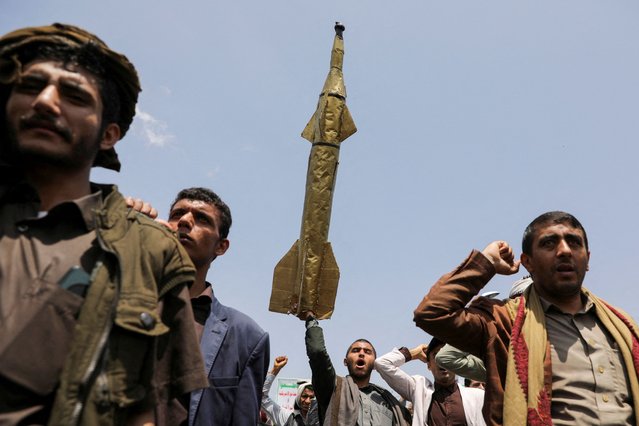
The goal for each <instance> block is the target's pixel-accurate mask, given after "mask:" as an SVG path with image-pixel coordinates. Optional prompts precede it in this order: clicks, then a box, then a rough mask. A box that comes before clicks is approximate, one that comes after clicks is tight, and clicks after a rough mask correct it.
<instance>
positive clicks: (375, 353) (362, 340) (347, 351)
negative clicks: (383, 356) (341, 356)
mask: <svg viewBox="0 0 639 426" xmlns="http://www.w3.org/2000/svg"><path fill="white" fill-rule="evenodd" d="M357 342H364V343H368V344H369V345H371V348H373V356H374V357H375V358H377V351H376V350H375V346H373V344H372V343H371V342H369V341H368V340H366V339H357V340H355V341H354V342H353V343H351V345H350V346H349V347H348V349H347V350H346V356H348V354H349V353H350V352H351V349H352V348H353V345H354V344H355V343H357Z"/></svg>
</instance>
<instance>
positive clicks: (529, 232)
mask: <svg viewBox="0 0 639 426" xmlns="http://www.w3.org/2000/svg"><path fill="white" fill-rule="evenodd" d="M547 223H553V224H560V223H563V224H566V223H567V224H569V225H570V226H571V227H573V228H576V229H580V230H581V232H583V234H584V244H585V246H586V250H588V236H587V235H586V230H585V229H584V227H583V226H582V225H581V223H580V222H579V221H578V220H577V218H576V217H574V216H573V215H571V214H570V213H566V212H562V211H554V212H546V213H544V214H542V215H540V216H537V218H536V219H535V220H533V221H532V222H530V225H528V226H527V227H526V230H525V231H524V237H523V238H522V240H521V251H522V252H523V253H525V254H527V255H528V256H530V255H532V248H533V239H534V238H535V233H536V232H537V228H538V227H539V226H541V225H544V224H547Z"/></svg>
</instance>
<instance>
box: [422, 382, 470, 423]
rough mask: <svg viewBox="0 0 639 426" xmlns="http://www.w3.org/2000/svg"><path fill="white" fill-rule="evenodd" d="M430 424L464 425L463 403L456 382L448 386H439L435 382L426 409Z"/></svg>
mask: <svg viewBox="0 0 639 426" xmlns="http://www.w3.org/2000/svg"><path fill="white" fill-rule="evenodd" d="M428 424H429V425H430V426H440V425H441V426H443V425H446V426H461V425H463V426H466V415H465V414H464V404H463V402H462V398H461V393H460V392H459V386H458V385H457V382H455V383H453V384H452V385H450V386H441V385H439V384H438V383H437V382H435V392H433V397H432V399H431V403H430V408H429V410H428Z"/></svg>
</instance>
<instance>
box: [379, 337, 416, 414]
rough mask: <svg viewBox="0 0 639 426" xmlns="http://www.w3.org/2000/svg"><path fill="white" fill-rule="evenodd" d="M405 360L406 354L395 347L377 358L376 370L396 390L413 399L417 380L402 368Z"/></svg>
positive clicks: (404, 396) (410, 399)
mask: <svg viewBox="0 0 639 426" xmlns="http://www.w3.org/2000/svg"><path fill="white" fill-rule="evenodd" d="M405 362H406V357H405V354H404V353H402V352H400V351H399V350H398V349H393V350H392V351H391V352H389V353H387V354H385V355H382V356H380V357H379V358H377V359H376V360H375V370H376V371H377V372H378V373H379V375H380V376H381V377H382V379H384V381H385V382H386V383H388V385H389V386H390V387H391V388H393V390H394V391H395V392H397V393H398V394H400V395H401V396H402V397H403V398H405V399H408V400H409V401H412V400H413V395H414V393H415V386H416V382H415V379H414V378H413V377H412V376H410V375H409V374H407V373H405V372H404V371H403V370H402V369H401V368H400V367H401V366H402V365H404V363H405Z"/></svg>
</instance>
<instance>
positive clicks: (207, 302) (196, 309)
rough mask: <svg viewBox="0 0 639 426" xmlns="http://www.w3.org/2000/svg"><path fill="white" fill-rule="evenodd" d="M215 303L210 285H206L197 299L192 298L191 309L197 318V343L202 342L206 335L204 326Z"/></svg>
mask: <svg viewBox="0 0 639 426" xmlns="http://www.w3.org/2000/svg"><path fill="white" fill-rule="evenodd" d="M212 303H213V287H211V284H210V283H208V282H207V283H206V287H204V290H203V291H202V293H200V294H198V295H197V296H196V297H193V298H191V307H192V308H193V316H194V318H195V323H194V325H195V333H196V334H197V341H198V342H199V341H200V340H202V333H204V325H205V324H206V320H207V318H208V317H209V315H211V304H212Z"/></svg>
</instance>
